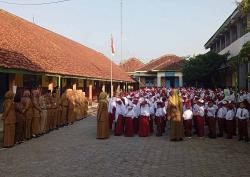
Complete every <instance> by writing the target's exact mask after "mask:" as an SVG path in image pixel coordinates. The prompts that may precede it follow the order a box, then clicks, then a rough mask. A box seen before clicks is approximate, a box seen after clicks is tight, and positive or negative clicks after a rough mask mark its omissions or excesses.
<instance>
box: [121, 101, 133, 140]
mask: <svg viewBox="0 0 250 177" xmlns="http://www.w3.org/2000/svg"><path fill="white" fill-rule="evenodd" d="M133 108H134V107H133V105H127V106H126V114H125V116H124V119H125V132H124V135H125V136H126V137H132V136H134V124H133V119H134V117H135V112H134V109H133Z"/></svg>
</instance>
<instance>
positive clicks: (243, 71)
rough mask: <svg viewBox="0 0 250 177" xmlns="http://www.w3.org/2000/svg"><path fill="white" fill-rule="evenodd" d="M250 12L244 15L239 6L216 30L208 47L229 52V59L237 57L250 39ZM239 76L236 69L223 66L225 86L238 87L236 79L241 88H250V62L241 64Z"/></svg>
mask: <svg viewBox="0 0 250 177" xmlns="http://www.w3.org/2000/svg"><path fill="white" fill-rule="evenodd" d="M249 27H250V13H248V14H247V15H244V14H242V13H241V12H240V10H239V9H238V8H237V9H236V10H235V11H234V12H233V13H232V14H231V15H230V16H229V17H228V18H227V20H226V21H225V22H224V23H223V24H222V25H221V27H220V28H219V29H218V30H217V31H216V32H215V34H214V35H213V36H212V37H211V38H210V39H209V40H208V42H207V43H206V44H205V48H206V49H210V50H211V51H214V52H216V53H218V54H227V53H228V54H229V57H228V60H230V59H232V58H233V57H236V56H237V55H238V54H239V53H240V51H241V49H242V46H243V45H244V44H245V43H246V42H248V41H249V40H250V33H249V32H248V29H249ZM238 67H239V73H238V76H239V78H236V77H237V73H236V70H235V69H234V68H232V67H229V66H223V67H222V68H221V69H222V78H221V82H222V83H223V86H232V87H236V84H237V83H236V80H239V82H238V84H239V87H240V88H249V86H250V84H249V79H248V77H249V76H247V73H249V72H250V64H249V63H248V64H241V65H239V66H238Z"/></svg>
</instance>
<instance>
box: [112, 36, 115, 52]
mask: <svg viewBox="0 0 250 177" xmlns="http://www.w3.org/2000/svg"><path fill="white" fill-rule="evenodd" d="M111 53H112V55H115V42H114V38H113V36H112V35H111Z"/></svg>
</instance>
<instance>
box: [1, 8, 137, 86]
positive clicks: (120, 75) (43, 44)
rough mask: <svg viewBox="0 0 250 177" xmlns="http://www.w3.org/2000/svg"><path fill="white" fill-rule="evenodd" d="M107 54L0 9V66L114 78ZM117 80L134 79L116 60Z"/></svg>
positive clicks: (114, 67)
mask: <svg viewBox="0 0 250 177" xmlns="http://www.w3.org/2000/svg"><path fill="white" fill-rule="evenodd" d="M110 64H111V63H110V60H109V59H108V58H107V57H105V56H104V55H103V54H101V53H99V52H97V51H95V50H92V49H90V48H88V47H86V46H83V45H81V44H79V43H77V42H74V41H72V40H70V39H67V38H65V37H63V36H61V35H59V34H56V33H54V32H51V31H49V30H46V29H44V28H42V27H39V26H37V25H35V24H33V23H30V22H28V21H26V20H24V19H22V18H19V17H17V16H15V15H12V14H10V13H8V12H6V11H4V10H0V67H4V68H14V69H25V70H28V71H34V72H45V73H51V74H61V75H67V76H78V77H90V78H95V79H107V80H108V79H110ZM113 79H114V80H119V81H128V82H133V80H132V79H131V78H130V77H129V76H128V74H127V73H125V72H124V71H123V70H122V69H121V68H119V66H118V65H116V64H115V63H113Z"/></svg>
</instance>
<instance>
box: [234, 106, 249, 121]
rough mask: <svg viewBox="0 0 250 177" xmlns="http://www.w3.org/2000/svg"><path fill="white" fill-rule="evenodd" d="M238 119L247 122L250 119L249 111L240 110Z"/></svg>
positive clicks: (238, 110)
mask: <svg viewBox="0 0 250 177" xmlns="http://www.w3.org/2000/svg"><path fill="white" fill-rule="evenodd" d="M236 117H237V118H238V119H241V120H245V119H248V118H249V111H248V110H247V109H245V108H243V109H242V108H238V109H237V112H236Z"/></svg>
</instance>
